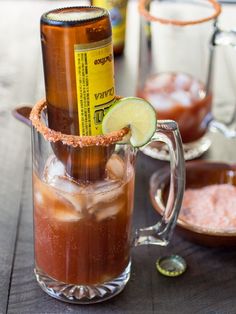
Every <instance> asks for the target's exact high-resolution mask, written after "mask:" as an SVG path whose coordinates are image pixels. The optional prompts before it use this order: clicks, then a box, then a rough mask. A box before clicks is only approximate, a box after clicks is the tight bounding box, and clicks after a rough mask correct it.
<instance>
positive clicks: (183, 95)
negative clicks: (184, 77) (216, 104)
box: [171, 90, 192, 107]
mask: <svg viewBox="0 0 236 314" xmlns="http://www.w3.org/2000/svg"><path fill="white" fill-rule="evenodd" d="M171 98H172V100H173V101H174V102H175V103H176V104H179V105H181V106H185V107H189V106H191V103H192V102H191V98H190V94H189V92H186V91H184V90H177V91H175V92H173V93H171Z"/></svg>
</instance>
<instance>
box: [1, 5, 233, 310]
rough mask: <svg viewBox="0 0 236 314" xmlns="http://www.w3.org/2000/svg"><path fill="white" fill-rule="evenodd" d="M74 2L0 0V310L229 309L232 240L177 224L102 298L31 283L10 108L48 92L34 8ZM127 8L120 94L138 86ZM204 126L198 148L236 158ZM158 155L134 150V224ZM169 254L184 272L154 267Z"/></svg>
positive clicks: (118, 66)
mask: <svg viewBox="0 0 236 314" xmlns="http://www.w3.org/2000/svg"><path fill="white" fill-rule="evenodd" d="M80 3H81V2H80ZM75 4H78V1H73V0H72V1H69V0H68V1H60V0H55V1H46V0H41V1H39V0H38V1H32V0H22V1H20V0H18V1H17V0H16V1H11V0H1V1H0V12H1V13H2V14H1V19H0V48H1V49H0V173H1V175H0V184H1V188H0V313H1V314H5V313H12V314H44V313H45V314H46V313H47V314H54V313H68V314H69V313H86V314H87V313H97V314H99V313H103V314H104V313H117V314H118V313H119V314H123V313H127V314H136V313H137V314H151V313H158V314H172V313H173V314H189V313H193V314H195V313H199V314H235V313H236V297H235V291H236V249H235V248H230V249H212V248H206V247H203V246H200V245H195V244H193V243H191V242H188V241H186V240H184V239H182V238H181V237H180V236H179V235H178V233H176V232H175V233H174V235H173V239H172V241H171V244H170V245H169V246H168V247H167V248H160V247H154V246H152V247H139V248H135V249H133V250H132V274H131V279H130V281H129V283H128V285H127V287H126V288H125V290H124V291H123V292H122V293H121V294H120V295H118V296H117V297H115V298H114V299H112V300H110V301H107V302H105V303H102V304H97V305H91V306H77V305H69V304H66V303H62V302H60V301H57V300H54V299H52V298H51V297H49V296H48V295H46V294H45V293H44V292H43V291H42V290H41V289H40V288H39V286H38V285H37V283H36V280H35V277H34V274H33V267H34V256H33V227H32V184H31V148H30V129H29V128H28V127H27V126H25V125H23V124H21V123H20V122H18V121H16V120H15V119H14V118H13V117H12V115H11V110H12V109H13V108H14V107H16V106H17V105H20V104H33V103H35V101H37V100H38V99H40V98H42V97H43V96H44V85H43V75H42V62H41V50H40V38H39V18H40V15H41V14H42V13H43V12H45V11H47V10H49V9H50V8H54V7H61V6H64V5H75ZM128 13H129V20H128V32H127V43H126V50H125V55H124V56H123V57H122V58H119V59H117V60H116V63H115V70H116V72H115V73H116V85H117V86H116V88H117V94H120V95H124V96H130V95H134V94H135V81H136V75H137V42H136V41H134V38H137V36H138V19H137V17H138V15H137V3H136V2H135V1H131V2H130V3H129V11H128ZM235 14H236V7H234V6H226V7H225V8H224V12H223V15H222V24H223V25H226V26H231V22H232V21H235V18H234V17H235ZM235 23H236V21H235ZM235 53H236V52H235V51H232V49H231V50H230V49H229V50H228V49H226V50H225V51H224V52H220V53H219V55H218V57H217V58H218V59H219V66H218V67H217V69H216V76H215V77H216V83H215V89H216V90H217V92H218V94H219V96H218V99H217V101H218V103H219V104H220V103H221V101H222V100H225V99H227V100H228V101H229V102H230V106H232V105H233V103H234V102H235V99H236V97H235V90H236V85H235V84H236V80H235V74H236V61H235V60H236V58H235V55H234V54H235ZM222 60H224V61H222ZM225 64H227V66H228V68H229V69H230V71H227V73H225V70H223V69H222V70H221V69H220V66H221V67H222V68H224V69H225V67H226V65H225ZM228 72H230V78H229V77H228ZM222 73H225V74H224V75H225V76H227V77H225V78H224V77H223V74H222ZM217 101H216V103H217ZM230 106H229V107H230ZM221 109H222V108H221V106H218V108H214V110H216V113H217V114H219V113H220V114H222V110H221ZM210 136H211V138H212V147H211V149H210V150H209V152H208V153H207V154H206V155H205V156H203V158H205V159H211V160H218V161H221V160H222V161H230V162H235V161H236V149H235V147H236V145H235V140H226V139H225V138H224V137H223V136H222V135H220V134H211V135H210ZM164 165H166V163H165V162H160V161H157V160H153V159H151V158H149V157H147V156H145V155H143V154H142V153H139V154H138V157H137V166H136V193H135V212H134V223H133V229H135V228H136V227H141V226H144V225H145V226H147V225H151V224H154V222H155V221H156V219H157V215H156V213H155V211H154V210H153V208H152V206H151V204H150V201H149V198H148V190H149V177H150V176H151V174H152V173H153V172H154V171H155V170H157V169H159V168H161V167H163V166H164ZM166 254H179V255H181V256H183V257H184V258H185V259H186V262H187V265H188V268H187V271H186V273H185V274H184V275H182V276H181V277H178V278H167V277H163V276H162V275H160V274H159V273H158V272H157V271H156V268H155V261H156V259H157V258H158V257H159V256H163V255H166Z"/></svg>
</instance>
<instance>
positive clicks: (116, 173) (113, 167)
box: [106, 154, 125, 179]
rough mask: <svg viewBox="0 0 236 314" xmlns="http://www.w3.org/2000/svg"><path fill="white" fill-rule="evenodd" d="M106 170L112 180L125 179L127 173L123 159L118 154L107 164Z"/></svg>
mask: <svg viewBox="0 0 236 314" xmlns="http://www.w3.org/2000/svg"><path fill="white" fill-rule="evenodd" d="M106 170H107V175H108V177H109V178H110V179H123V177H124V172H125V165H124V161H123V159H122V158H121V157H120V156H119V155H117V154H112V156H111V157H110V159H109V160H108V162H107V164H106Z"/></svg>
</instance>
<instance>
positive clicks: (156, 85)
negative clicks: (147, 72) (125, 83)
mask: <svg viewBox="0 0 236 314" xmlns="http://www.w3.org/2000/svg"><path fill="white" fill-rule="evenodd" d="M171 85H172V76H171V75H170V74H169V73H162V74H158V75H154V76H151V77H150V78H149V79H148V80H147V81H146V84H145V88H146V89H147V90H149V91H152V90H153V91H163V90H165V89H166V88H167V87H170V86H171Z"/></svg>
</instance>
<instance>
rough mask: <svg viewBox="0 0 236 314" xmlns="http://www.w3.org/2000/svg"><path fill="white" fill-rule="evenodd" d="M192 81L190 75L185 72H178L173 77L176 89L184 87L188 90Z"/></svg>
mask: <svg viewBox="0 0 236 314" xmlns="http://www.w3.org/2000/svg"><path fill="white" fill-rule="evenodd" d="M191 83H192V78H191V76H189V75H187V74H185V73H178V74H176V77H175V88H176V89H177V90H178V89H180V90H181V89H182V90H183V89H184V90H189V87H190V85H191Z"/></svg>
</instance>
